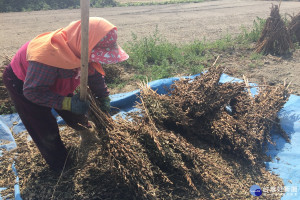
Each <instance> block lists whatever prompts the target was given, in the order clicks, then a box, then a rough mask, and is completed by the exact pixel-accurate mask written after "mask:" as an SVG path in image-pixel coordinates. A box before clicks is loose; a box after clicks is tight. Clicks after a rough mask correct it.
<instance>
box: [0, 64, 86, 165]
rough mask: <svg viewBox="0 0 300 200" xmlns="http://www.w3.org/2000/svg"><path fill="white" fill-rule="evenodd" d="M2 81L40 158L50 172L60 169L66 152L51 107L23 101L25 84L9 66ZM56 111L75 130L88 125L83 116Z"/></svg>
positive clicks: (24, 99)
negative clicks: (81, 125)
mask: <svg viewBox="0 0 300 200" xmlns="http://www.w3.org/2000/svg"><path fill="white" fill-rule="evenodd" d="M3 82H4V84H5V86H6V88H7V90H8V92H9V95H10V97H11V100H12V101H13V103H14V105H15V108H16V110H17V112H18V114H19V116H20V118H21V120H22V122H23V124H24V126H25V128H26V129H27V131H28V133H29V135H30V136H31V138H32V139H33V141H34V142H35V144H36V145H37V147H38V149H39V150H40V152H41V154H42V156H43V158H44V159H45V160H46V162H47V163H48V164H49V166H50V167H51V168H52V169H54V170H61V169H62V168H63V166H64V164H65V161H66V158H67V150H66V148H65V145H64V144H63V142H62V140H61V138H60V135H59V129H58V124H57V121H56V118H55V117H54V116H53V115H52V112H51V108H49V107H44V106H39V105H37V104H35V103H32V102H31V101H29V100H27V99H26V98H25V96H24V95H23V84H24V83H23V81H21V80H20V79H18V78H17V77H16V75H15V74H14V72H13V70H12V68H11V66H10V65H8V66H7V67H6V68H5V70H4V72H3ZM56 112H57V113H58V114H59V115H60V116H61V117H62V118H63V119H64V121H65V122H66V124H67V125H69V126H71V127H72V128H74V129H76V130H81V128H80V126H79V125H77V123H81V124H87V118H86V117H85V116H83V115H76V114H73V113H71V112H69V111H64V110H56Z"/></svg>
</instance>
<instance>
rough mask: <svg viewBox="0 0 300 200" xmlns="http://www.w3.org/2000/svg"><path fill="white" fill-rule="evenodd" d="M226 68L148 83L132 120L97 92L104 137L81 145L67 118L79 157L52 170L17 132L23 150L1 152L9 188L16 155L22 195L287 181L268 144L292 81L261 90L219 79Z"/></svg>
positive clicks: (233, 188) (136, 192)
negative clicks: (270, 165) (156, 85)
mask: <svg viewBox="0 0 300 200" xmlns="http://www.w3.org/2000/svg"><path fill="white" fill-rule="evenodd" d="M224 70H225V69H224V68H222V67H212V68H211V69H210V70H209V71H208V72H206V73H204V74H202V75H201V76H199V77H196V78H195V79H193V80H189V79H183V80H180V81H177V82H175V83H174V84H173V86H172V87H171V88H170V91H169V94H167V95H159V94H157V93H156V92H155V91H153V90H152V89H151V88H149V87H148V86H147V85H142V86H141V93H140V102H139V103H138V104H137V107H138V108H139V111H137V112H133V113H131V114H129V115H128V117H127V118H126V119H123V118H121V117H117V118H116V119H115V120H112V119H111V117H109V115H107V114H106V113H104V112H102V111H101V110H100V109H98V106H97V104H98V102H97V99H94V98H93V95H91V94H90V95H89V96H90V101H91V104H92V105H91V113H90V114H89V116H90V118H91V120H92V121H93V122H94V124H95V128H96V132H97V133H98V137H99V138H100V142H99V143H94V144H91V145H90V146H88V147H85V148H83V147H82V146H81V144H80V141H79V140H78V135H77V133H76V132H74V131H73V130H72V129H71V128H67V127H61V128H62V129H64V130H62V131H61V132H62V134H61V135H62V139H63V141H64V143H65V144H66V146H67V148H68V149H69V152H70V153H69V156H70V157H71V158H72V160H73V161H74V162H73V166H72V167H71V168H68V169H66V170H64V172H63V173H61V174H55V173H54V172H51V171H50V170H49V168H48V167H47V166H46V165H45V163H44V161H43V159H42V157H41V155H40V154H39V152H38V150H37V148H36V147H35V145H34V143H33V142H32V141H28V140H27V134H23V135H22V134H21V135H15V138H16V142H17V146H18V147H17V149H15V150H13V151H9V152H4V156H3V157H0V158H1V162H2V163H1V166H2V167H1V168H0V172H1V174H5V175H4V176H3V177H2V179H1V186H6V187H8V189H7V190H5V191H2V194H3V195H11V196H12V194H13V184H12V183H13V182H14V180H15V175H14V173H13V172H12V170H11V163H12V162H13V161H14V162H15V166H16V169H17V172H18V176H19V177H20V180H19V181H20V182H19V184H20V187H21V196H22V197H23V198H24V199H41V198H43V199H251V198H252V196H251V194H250V193H249V188H250V187H251V185H253V184H257V185H263V186H264V187H274V186H277V187H282V186H283V182H282V180H281V179H280V178H278V177H277V176H275V175H273V174H271V173H269V172H268V171H267V170H266V169H265V166H264V164H263V163H264V161H265V159H266V155H265V152H264V149H263V143H264V142H266V141H270V129H271V127H272V126H274V125H278V119H277V115H276V113H277V112H278V111H279V110H280V109H281V108H282V106H283V104H284V103H285V102H286V101H287V98H288V91H287V87H286V86H272V87H271V86H264V87H259V93H258V95H256V96H254V97H253V96H252V95H251V94H250V93H249V91H248V88H249V87H250V86H249V84H245V83H237V82H229V83H220V82H219V81H220V77H221V74H222V73H224ZM282 135H285V136H286V139H288V137H287V135H286V134H285V133H282ZM270 142H271V141H270ZM281 196H282V193H280V192H278V193H276V192H275V193H272V194H267V193H266V194H265V196H264V197H265V198H264V199H272V200H273V199H280V197H281Z"/></svg>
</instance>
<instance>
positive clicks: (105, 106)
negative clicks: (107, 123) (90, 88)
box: [98, 97, 110, 112]
mask: <svg viewBox="0 0 300 200" xmlns="http://www.w3.org/2000/svg"><path fill="white" fill-rule="evenodd" d="M98 101H99V102H100V109H101V110H102V111H103V112H110V98H109V97H102V98H98Z"/></svg>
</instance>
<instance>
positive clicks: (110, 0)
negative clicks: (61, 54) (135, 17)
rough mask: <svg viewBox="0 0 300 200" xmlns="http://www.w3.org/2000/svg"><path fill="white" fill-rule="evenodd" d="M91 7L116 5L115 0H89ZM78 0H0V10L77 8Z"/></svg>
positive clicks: (78, 5)
mask: <svg viewBox="0 0 300 200" xmlns="http://www.w3.org/2000/svg"><path fill="white" fill-rule="evenodd" d="M90 4H91V7H97V8H99V7H105V6H116V5H117V3H116V2H115V0H90ZM79 7H80V0H0V12H22V11H33V10H58V9H65V8H69V9H72V8H79Z"/></svg>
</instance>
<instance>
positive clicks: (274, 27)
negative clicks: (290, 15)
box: [255, 5, 294, 55]
mask: <svg viewBox="0 0 300 200" xmlns="http://www.w3.org/2000/svg"><path fill="white" fill-rule="evenodd" d="M293 46H294V45H293V42H292V39H291V35H290V33H289V31H288V28H287V27H286V25H285V23H284V21H283V20H282V19H281V16H280V14H279V7H278V5H275V6H274V5H272V8H271V14H270V17H269V18H268V19H267V21H266V24H265V26H264V29H263V31H262V33H261V36H260V38H259V40H258V41H257V43H256V47H255V51H256V52H258V53H263V54H273V55H284V54H287V53H289V52H290V49H292V48H293Z"/></svg>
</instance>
